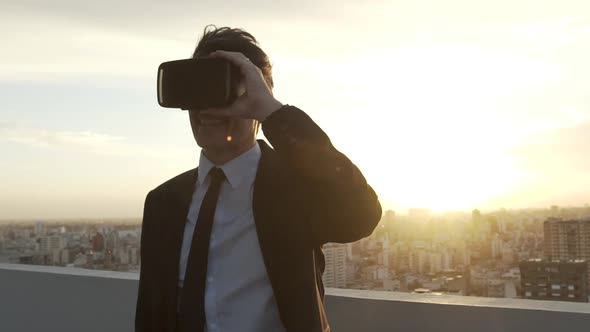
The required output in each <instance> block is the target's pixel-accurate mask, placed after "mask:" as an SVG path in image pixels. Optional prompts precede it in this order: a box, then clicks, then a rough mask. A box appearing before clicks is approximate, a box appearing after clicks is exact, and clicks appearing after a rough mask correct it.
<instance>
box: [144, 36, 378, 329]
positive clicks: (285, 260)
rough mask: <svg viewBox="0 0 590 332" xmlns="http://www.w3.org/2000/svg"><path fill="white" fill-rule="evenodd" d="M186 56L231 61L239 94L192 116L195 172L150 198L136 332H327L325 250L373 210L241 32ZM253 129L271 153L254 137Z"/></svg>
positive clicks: (205, 42) (367, 229)
mask: <svg viewBox="0 0 590 332" xmlns="http://www.w3.org/2000/svg"><path fill="white" fill-rule="evenodd" d="M193 56H194V57H202V56H211V57H219V58H223V59H226V60H227V61H230V62H231V63H232V64H233V65H235V66H236V67H237V68H239V70H240V72H241V74H242V76H243V82H242V83H243V88H244V90H245V91H244V93H243V94H242V95H241V96H240V97H239V98H238V99H237V100H236V101H235V102H234V103H233V104H232V105H230V106H228V107H225V108H219V109H205V110H190V111H189V117H190V123H191V127H192V130H193V135H194V137H195V140H196V141H197V144H198V145H199V146H200V147H201V148H202V151H201V156H200V161H199V167H198V168H196V169H193V170H190V171H188V172H185V173H183V174H180V175H178V176H176V177H175V178H173V179H171V180H169V181H167V182H165V183H164V184H162V185H160V186H159V187H157V188H156V189H154V190H152V191H151V192H150V193H149V194H148V195H147V198H146V201H145V207H144V216H143V224H142V236H141V274H140V281H139V293H138V299H137V308H136V318H135V329H136V331H183V332H184V331H209V332H214V331H224V332H225V331H228V332H232V331H240V332H254V331H289V332H292V331H298V332H299V331H312V332H314V331H318V332H319V331H323V332H325V331H329V330H330V328H329V326H328V322H327V318H326V314H325V309H324V287H323V285H322V279H321V277H322V273H323V269H324V257H323V254H322V251H321V246H322V245H323V244H325V243H327V242H340V243H345V242H352V241H356V240H359V239H361V238H363V237H366V236H368V235H370V234H371V233H372V231H373V229H374V228H375V226H376V224H377V223H378V221H379V219H380V217H381V206H380V204H379V201H378V199H377V196H376V194H375V192H374V191H373V189H371V187H370V186H369V185H368V184H367V182H366V180H365V179H364V177H363V175H362V174H361V172H360V171H359V170H358V169H357V168H356V167H355V166H354V165H353V164H352V163H351V162H350V161H349V160H348V158H346V156H344V155H343V154H342V153H340V152H338V151H337V150H336V149H335V148H334V147H333V146H332V144H331V143H330V140H329V138H328V136H327V135H326V134H325V133H324V132H323V131H322V130H321V129H320V128H319V127H318V126H317V125H316V124H315V123H314V122H313V121H312V120H311V119H310V118H309V116H307V115H306V114H305V113H304V112H303V111H301V110H299V109H297V108H296V107H293V106H288V105H283V104H281V103H280V102H279V101H277V100H276V99H275V98H274V97H273V94H272V87H273V82H272V73H271V66H270V62H269V60H268V57H267V56H266V54H265V53H264V52H263V51H262V50H261V49H260V48H259V47H258V46H257V41H256V39H255V38H254V37H253V36H252V35H250V34H249V33H247V32H245V31H243V30H239V29H230V28H219V29H214V30H211V31H208V30H207V28H206V29H205V33H204V35H203V37H202V38H201V40H200V42H199V43H198V45H197V47H196V50H195V52H194V55H193ZM260 125H261V127H262V131H263V132H264V135H265V136H266V138H267V139H268V141H269V142H270V144H272V146H273V147H274V149H273V148H271V147H270V146H269V145H267V144H266V143H265V142H264V141H262V140H259V141H257V140H256V134H257V131H258V128H259V126H260Z"/></svg>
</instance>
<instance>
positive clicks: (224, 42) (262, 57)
mask: <svg viewBox="0 0 590 332" xmlns="http://www.w3.org/2000/svg"><path fill="white" fill-rule="evenodd" d="M209 28H213V30H209ZM214 51H228V52H240V53H242V54H244V55H245V56H246V57H247V58H248V59H250V61H251V62H252V63H253V64H255V65H256V66H257V67H258V68H260V70H261V71H262V75H263V76H264V80H265V81H266V83H267V84H268V85H269V86H270V87H271V88H272V87H273V86H274V84H273V81H272V65H271V64H270V61H269V59H268V56H267V55H266V53H264V51H263V50H262V49H261V48H260V47H259V46H258V41H257V40H256V38H254V36H252V35H251V34H250V33H248V32H246V31H244V30H242V29H232V28H228V27H222V28H218V27H216V26H215V25H207V26H206V27H205V29H204V31H203V36H202V37H201V39H200V40H199V43H198V44H197V47H196V48H195V52H194V53H193V58H196V57H199V56H206V55H208V54H209V53H211V52H214Z"/></svg>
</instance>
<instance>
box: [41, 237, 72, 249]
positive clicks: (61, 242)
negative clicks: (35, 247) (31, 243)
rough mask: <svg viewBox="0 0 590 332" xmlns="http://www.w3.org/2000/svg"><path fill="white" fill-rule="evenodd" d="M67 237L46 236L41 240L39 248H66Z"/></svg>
mask: <svg viewBox="0 0 590 332" xmlns="http://www.w3.org/2000/svg"><path fill="white" fill-rule="evenodd" d="M65 242H66V241H65V239H64V238H63V237H61V236H59V235H50V236H44V237H42V238H41V239H40V241H39V250H41V251H53V250H61V249H63V248H65V246H66V243H65Z"/></svg>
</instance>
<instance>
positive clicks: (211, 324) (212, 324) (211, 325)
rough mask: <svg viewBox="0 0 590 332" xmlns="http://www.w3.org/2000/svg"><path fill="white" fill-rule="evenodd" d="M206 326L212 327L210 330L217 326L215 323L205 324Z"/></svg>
mask: <svg viewBox="0 0 590 332" xmlns="http://www.w3.org/2000/svg"><path fill="white" fill-rule="evenodd" d="M207 326H208V327H209V329H212V330H214V329H216V328H217V324H214V323H209V324H207Z"/></svg>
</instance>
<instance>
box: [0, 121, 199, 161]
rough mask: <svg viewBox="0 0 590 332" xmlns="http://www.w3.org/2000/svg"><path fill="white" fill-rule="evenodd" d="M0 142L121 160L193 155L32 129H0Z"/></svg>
mask: <svg viewBox="0 0 590 332" xmlns="http://www.w3.org/2000/svg"><path fill="white" fill-rule="evenodd" d="M0 141H5V142H11V143H17V144H23V145H28V146H32V147H37V148H49V149H65V150H68V151H76V152H83V153H90V154H103V155H115V156H123V157H147V158H166V159H169V158H183V157H186V156H188V155H193V154H194V150H190V149H183V148H176V147H169V146H146V145H142V144H135V143H130V142H129V141H128V139H127V138H126V137H122V136H113V135H108V134H102V133H95V132H90V131H50V130H43V129H32V128H15V127H5V128H2V127H1V126H0Z"/></svg>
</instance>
